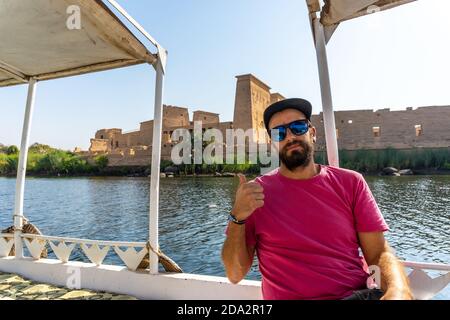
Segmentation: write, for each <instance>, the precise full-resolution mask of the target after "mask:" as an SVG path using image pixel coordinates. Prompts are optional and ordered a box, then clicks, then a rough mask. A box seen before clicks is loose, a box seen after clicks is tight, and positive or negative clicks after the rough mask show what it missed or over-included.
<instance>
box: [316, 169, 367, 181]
mask: <svg viewBox="0 0 450 320" xmlns="http://www.w3.org/2000/svg"><path fill="white" fill-rule="evenodd" d="M322 168H325V169H326V171H327V174H328V175H330V176H333V177H335V178H338V179H344V180H361V179H364V178H363V176H362V174H361V173H359V172H357V171H354V170H350V169H345V168H340V167H334V166H329V165H327V166H325V165H322Z"/></svg>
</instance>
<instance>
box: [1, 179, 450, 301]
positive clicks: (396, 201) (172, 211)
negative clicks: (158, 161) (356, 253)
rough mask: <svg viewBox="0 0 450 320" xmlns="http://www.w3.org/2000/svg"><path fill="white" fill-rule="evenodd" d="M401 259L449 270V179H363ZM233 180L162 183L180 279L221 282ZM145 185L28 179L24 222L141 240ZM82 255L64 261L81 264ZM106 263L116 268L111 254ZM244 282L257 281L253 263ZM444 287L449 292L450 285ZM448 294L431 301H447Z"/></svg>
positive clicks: (8, 212) (10, 187)
mask: <svg viewBox="0 0 450 320" xmlns="http://www.w3.org/2000/svg"><path fill="white" fill-rule="evenodd" d="M366 180H367V182H368V184H369V186H370V188H371V190H372V192H373V194H374V196H375V198H376V199H377V202H378V205H379V206H380V209H381V211H382V213H383V215H384V216H385V219H386V221H387V222H388V224H389V226H390V229H391V230H390V232H388V233H387V234H386V238H387V239H388V241H389V243H390V244H391V246H392V247H393V248H394V250H395V251H396V253H397V255H398V256H399V257H400V258H401V259H406V260H412V261H421V262H440V263H450V176H402V177H366ZM236 188H237V178H236V179H233V178H214V177H197V178H166V179H162V180H161V186H160V194H161V197H160V218H159V219H160V220H159V227H160V236H159V239H160V247H161V249H162V250H163V252H165V253H166V254H167V255H169V256H170V257H171V258H172V259H174V260H175V261H176V262H177V263H178V264H179V265H180V266H181V267H182V268H183V269H184V271H185V272H188V273H199V274H206V275H218V276H223V275H224V269H223V265H222V263H221V259H220V251H221V247H222V244H223V241H224V237H225V235H224V230H225V226H226V223H227V222H226V218H227V215H228V212H229V210H230V209H231V205H232V201H233V198H234V193H235V190H236ZM14 191H15V179H11V178H0V227H1V228H4V227H7V226H9V225H11V221H12V212H13V207H14ZM148 207H149V179H147V178H103V177H102V178H28V179H27V182H26V190H25V209H24V212H25V215H26V216H27V217H28V218H29V219H30V220H31V221H32V222H33V223H34V224H36V225H37V226H38V227H39V228H40V229H41V231H42V232H43V233H44V234H46V235H52V236H67V237H77V238H87V239H98V240H120V241H146V239H147V237H148ZM80 251H81V250H75V251H74V252H73V254H72V257H71V260H83V261H87V260H86V258H85V257H84V255H83V254H82V253H81V252H80ZM105 263H114V264H120V263H121V261H120V260H119V258H117V256H116V255H115V254H114V253H113V250H110V253H109V254H108V256H107V258H106V259H105ZM247 278H248V279H260V275H259V272H258V267H257V264H256V262H255V264H254V266H253V267H252V270H251V271H250V273H249V274H248V276H247ZM449 287H450V286H449ZM449 287H447V289H446V290H444V292H443V293H442V294H440V295H439V296H438V298H443V299H450V288H449Z"/></svg>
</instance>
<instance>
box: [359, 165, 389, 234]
mask: <svg viewBox="0 0 450 320" xmlns="http://www.w3.org/2000/svg"><path fill="white" fill-rule="evenodd" d="M353 214H354V217H355V223H356V231H357V232H384V231H387V230H389V227H388V225H387V223H386V221H385V220H384V218H383V215H382V214H381V211H380V209H379V208H378V205H377V202H376V200H375V198H374V196H373V194H372V192H371V191H370V188H369V185H368V184H367V182H366V180H364V178H363V176H362V175H360V174H358V179H357V182H356V187H355V190H354V203H353Z"/></svg>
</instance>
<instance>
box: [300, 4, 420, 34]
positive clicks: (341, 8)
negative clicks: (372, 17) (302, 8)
mask: <svg viewBox="0 0 450 320" xmlns="http://www.w3.org/2000/svg"><path fill="white" fill-rule="evenodd" d="M413 1H416V0H324V3H325V5H324V6H323V7H322V8H321V7H320V2H319V0H306V2H307V4H308V10H309V14H310V16H311V15H314V17H315V15H316V12H320V23H321V24H322V25H323V26H324V28H325V35H326V38H327V39H326V40H327V42H328V40H329V38H330V37H331V35H332V34H333V32H334V30H335V29H336V28H337V26H338V25H339V23H341V22H342V21H346V20H350V19H354V18H358V17H361V16H365V15H368V14H371V13H375V12H379V11H383V10H388V9H391V8H394V7H397V6H399V5H402V4H406V3H409V2H413Z"/></svg>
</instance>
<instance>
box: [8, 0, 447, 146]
mask: <svg viewBox="0 0 450 320" xmlns="http://www.w3.org/2000/svg"><path fill="white" fill-rule="evenodd" d="M119 2H120V3H121V4H122V5H123V6H124V7H125V8H126V9H127V10H128V12H129V13H130V14H131V15H132V16H134V18H135V19H137V20H138V21H139V22H141V24H142V25H143V26H144V27H145V28H146V29H147V30H148V31H149V32H150V34H152V35H153V37H155V38H156V39H157V40H158V41H159V42H160V43H161V44H162V45H163V46H164V47H165V48H167V49H168V51H169V60H168V66H167V77H166V83H165V97H164V103H166V104H171V105H178V106H184V107H188V108H189V110H190V111H194V110H206V111H210V112H216V113H220V118H221V120H222V121H230V120H232V119H233V109H234V96H235V86H236V80H235V76H236V75H239V74H245V73H253V74H254V75H256V76H257V77H258V78H260V79H261V80H263V81H264V82H266V83H267V84H268V85H269V86H271V87H272V91H273V92H276V91H278V92H280V93H282V94H283V95H284V96H286V97H303V98H307V99H309V100H310V101H311V102H312V103H313V105H314V113H318V112H320V110H321V105H320V89H319V82H318V75H317V64H316V58H315V51H314V46H313V42H312V36H311V30H310V27H309V22H308V18H307V10H306V5H305V1H303V0H272V1H269V0H227V1H224V0H222V1H219V0H215V1H211V0H185V1H181V0H165V1H138V0H128V1H125V0H121V1H120V0H119ZM448 12H450V1H448V0H419V1H417V2H415V3H412V4H408V5H404V6H401V7H399V8H396V9H393V10H389V11H386V12H381V13H377V14H374V15H370V16H367V17H364V18H360V19H356V20H352V21H348V22H345V23H343V24H341V25H340V26H339V28H338V30H337V31H336V33H335V35H334V36H333V38H332V39H331V41H330V43H329V45H328V50H329V51H328V55H329V64H330V74H331V81H332V89H333V100H334V105H335V110H348V109H368V108H370V109H372V108H374V109H380V108H387V107H389V108H391V109H393V110H395V109H405V108H406V107H409V106H413V107H417V106H429V105H450V85H449V82H450V81H449V77H450V59H449V56H450V19H448ZM150 48H151V47H150ZM151 49H153V48H151ZM154 77H155V73H154V72H153V69H152V68H151V67H149V66H146V65H141V66H136V67H131V68H126V69H121V70H112V71H107V72H101V73H94V74H89V75H84V76H79V77H73V78H65V79H59V80H53V81H49V82H40V83H38V88H37V101H36V108H35V111H36V112H35V115H34V121H33V126H32V131H31V142H32V143H33V142H40V143H45V144H50V145H52V146H56V147H60V148H64V149H73V148H74V147H75V146H81V147H83V148H84V149H87V148H88V147H89V139H90V138H91V137H93V136H94V134H95V131H96V130H98V129H100V128H112V127H118V128H123V129H124V130H132V129H136V128H138V127H139V122H141V121H145V120H148V119H152V118H153V95H154ZM26 90H27V87H26V86H17V87H7V88H1V89H0V115H1V116H0V143H3V144H19V142H20V135H21V128H22V121H23V120H22V117H23V113H24V106H25V100H26Z"/></svg>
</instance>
